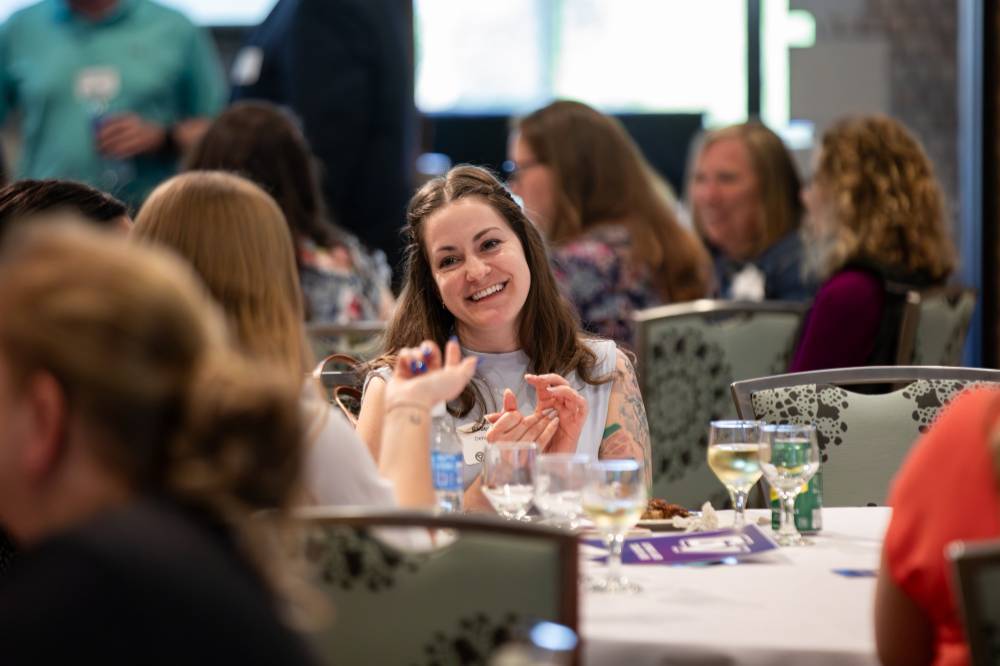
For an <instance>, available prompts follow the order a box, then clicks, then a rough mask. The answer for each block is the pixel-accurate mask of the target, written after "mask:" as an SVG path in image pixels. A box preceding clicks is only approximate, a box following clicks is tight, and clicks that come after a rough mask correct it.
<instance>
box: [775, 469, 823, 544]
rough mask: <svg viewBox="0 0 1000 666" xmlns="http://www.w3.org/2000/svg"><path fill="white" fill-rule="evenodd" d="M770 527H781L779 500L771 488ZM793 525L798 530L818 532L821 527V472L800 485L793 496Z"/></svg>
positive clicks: (776, 492) (776, 528) (776, 493)
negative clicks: (796, 493) (797, 491)
mask: <svg viewBox="0 0 1000 666" xmlns="http://www.w3.org/2000/svg"><path fill="white" fill-rule="evenodd" d="M771 527H772V528H773V529H774V530H775V531H777V530H778V528H779V527H781V501H780V500H779V499H778V491H776V490H775V489H774V488H771ZM795 527H796V528H797V529H798V530H799V532H805V533H808V532H811V533H815V532H819V531H820V530H821V529H823V474H822V471H819V472H816V474H815V475H814V476H813V478H812V479H810V480H809V483H808V484H804V485H803V486H802V490H800V491H799V494H798V496H797V497H796V498H795Z"/></svg>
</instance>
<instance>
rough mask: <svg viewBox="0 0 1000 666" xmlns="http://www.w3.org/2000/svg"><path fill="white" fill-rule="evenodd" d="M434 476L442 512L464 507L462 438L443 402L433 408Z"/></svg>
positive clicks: (432, 457) (432, 469)
mask: <svg viewBox="0 0 1000 666" xmlns="http://www.w3.org/2000/svg"><path fill="white" fill-rule="evenodd" d="M431 419H432V420H431V477H432V479H433V482H434V496H435V500H436V505H437V506H436V508H437V510H438V511H439V512H441V513H458V512H460V511H461V510H462V492H463V491H464V486H463V483H462V467H463V463H462V440H460V439H459V438H458V433H456V432H455V425H454V423H453V419H452V418H451V416H450V415H449V414H448V412H447V410H445V406H444V403H443V402H439V403H438V404H436V405H434V408H433V409H432V410H431Z"/></svg>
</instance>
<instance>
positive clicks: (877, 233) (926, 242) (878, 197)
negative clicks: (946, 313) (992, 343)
mask: <svg viewBox="0 0 1000 666" xmlns="http://www.w3.org/2000/svg"><path fill="white" fill-rule="evenodd" d="M815 164H816V167H815V172H814V174H813V179H812V182H811V184H810V185H809V187H808V188H806V190H805V191H804V192H803V197H802V198H803V201H804V202H805V205H806V210H807V213H808V217H807V224H806V227H805V238H806V247H807V255H806V268H807V270H809V271H810V272H811V273H812V274H814V275H815V276H816V277H817V278H818V279H819V280H821V281H822V285H821V286H820V288H819V291H818V292H817V293H816V299H815V301H814V302H813V306H812V309H811V310H810V311H809V313H808V314H807V315H806V319H805V322H804V326H803V330H802V334H801V337H800V339H799V343H798V346H797V348H796V350H795V355H794V357H793V359H792V364H791V367H790V371H792V372H799V371H805V370H818V369H822V368H839V367H848V366H858V365H880V364H889V365H891V364H893V363H895V356H896V338H897V336H898V330H899V318H900V315H901V302H902V296H901V294H902V293H904V291H905V288H908V287H909V288H924V287H929V286H933V285H938V284H942V283H944V282H945V281H946V280H947V279H948V276H949V275H950V274H951V272H952V270H953V269H954V267H955V261H956V256H955V246H954V242H953V241H952V238H951V234H950V232H949V230H948V224H947V223H946V221H945V211H944V197H943V195H942V193H941V188H940V186H939V185H938V183H937V180H936V179H935V177H934V172H933V168H932V167H931V163H930V160H928V159H927V155H926V154H925V153H924V150H923V148H922V147H921V146H920V143H919V142H918V141H917V140H916V139H915V138H914V137H913V135H912V134H910V133H909V132H908V131H907V130H906V128H905V127H903V125H902V124H900V123H899V122H898V121H896V120H893V119H892V118H888V117H885V116H866V117H857V118H848V119H846V120H842V121H840V122H838V123H837V124H835V125H834V126H833V127H831V128H830V129H829V130H827V131H826V132H825V133H824V135H823V139H822V142H821V144H820V146H819V150H818V152H817V154H816V159H815Z"/></svg>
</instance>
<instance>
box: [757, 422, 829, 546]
mask: <svg viewBox="0 0 1000 666" xmlns="http://www.w3.org/2000/svg"><path fill="white" fill-rule="evenodd" d="M759 456H760V468H761V471H763V472H764V476H765V478H767V481H768V483H770V484H771V487H772V488H774V489H775V490H776V491H777V493H778V497H779V498H780V500H781V529H779V530H778V534H777V541H778V543H779V544H781V545H782V546H803V545H808V544H810V543H811V542H810V541H807V540H805V539H803V538H802V535H801V534H799V530H798V528H796V526H795V498H796V497H797V496H798V494H799V493H800V492H801V491H802V489H803V488H804V487H805V484H807V483H808V482H809V479H811V478H812V477H813V475H814V474H815V473H816V470H818V469H819V447H818V446H817V445H816V426H814V425H765V426H763V427H762V428H761V439H760V449H759Z"/></svg>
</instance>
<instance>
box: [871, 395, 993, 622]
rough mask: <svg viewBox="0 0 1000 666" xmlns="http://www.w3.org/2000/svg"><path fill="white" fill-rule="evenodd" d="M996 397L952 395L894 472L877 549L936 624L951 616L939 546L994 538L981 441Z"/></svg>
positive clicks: (989, 478)
mask: <svg viewBox="0 0 1000 666" xmlns="http://www.w3.org/2000/svg"><path fill="white" fill-rule="evenodd" d="M998 401H1000V394H998V393H997V392H996V391H993V390H979V391H973V392H970V393H968V394H965V395H962V396H959V397H958V398H957V399H956V400H955V401H954V402H953V403H952V405H951V406H949V407H948V408H947V409H945V411H944V413H943V414H942V415H941V416H940V418H939V419H938V421H937V422H936V423H935V424H934V425H933V426H932V428H931V430H930V431H929V432H928V433H927V434H926V435H924V436H923V437H922V438H921V439H920V440H918V441H917V443H916V444H915V445H914V447H913V449H912V450H911V451H910V454H909V455H908V456H907V458H906V460H905V461H904V462H903V465H902V467H901V469H900V471H899V473H898V474H897V476H896V478H895V480H894V482H893V487H892V491H891V492H890V495H889V503H890V505H891V506H892V520H891V521H890V523H889V528H888V530H887V531H886V535H885V541H884V544H883V548H884V552H885V560H886V563H887V565H888V567H889V574H890V576H891V578H892V579H893V581H894V582H895V583H896V585H898V586H899V588H900V589H901V590H903V592H905V593H906V594H907V595H908V596H909V597H910V598H911V599H913V600H914V601H915V602H916V603H917V604H918V605H919V606H920V607H921V608H923V609H924V610H925V611H926V612H927V614H928V615H929V616H930V617H932V618H934V619H935V620H937V621H943V620H944V619H945V618H950V617H954V613H955V606H954V601H953V600H952V596H951V591H950V586H949V580H948V579H949V576H948V565H947V562H946V560H945V557H944V549H945V547H946V546H947V544H948V543H950V542H951V541H954V540H956V539H963V540H975V539H986V538H995V537H996V536H1000V500H998V494H997V479H996V474H995V472H994V467H993V461H992V456H991V453H990V450H989V446H988V438H989V437H991V436H993V430H994V429H995V428H996V426H997V419H996V416H997V413H998V412H1000V402H998Z"/></svg>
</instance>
